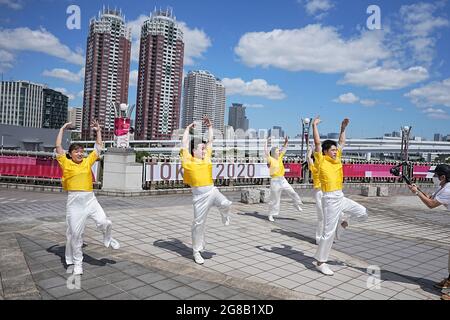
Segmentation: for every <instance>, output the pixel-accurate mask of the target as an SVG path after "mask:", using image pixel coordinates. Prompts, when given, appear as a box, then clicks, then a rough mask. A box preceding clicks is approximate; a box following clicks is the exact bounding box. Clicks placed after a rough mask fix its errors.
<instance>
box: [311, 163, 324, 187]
mask: <svg viewBox="0 0 450 320" xmlns="http://www.w3.org/2000/svg"><path fill="white" fill-rule="evenodd" d="M308 168H309V171H311V173H312V178H313V186H314V189H320V188H321V187H320V178H319V168H318V163H317V161H316V162H314V163H313V164H312V165H310V164H309V163H308Z"/></svg>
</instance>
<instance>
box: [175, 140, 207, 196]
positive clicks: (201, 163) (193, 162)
mask: <svg viewBox="0 0 450 320" xmlns="http://www.w3.org/2000/svg"><path fill="white" fill-rule="evenodd" d="M211 155H212V149H211V148H206V154H205V158H204V159H198V158H195V157H193V156H192V155H191V154H190V153H189V151H188V150H187V149H185V148H182V149H181V151H180V157H181V166H182V167H183V170H184V174H183V181H184V183H186V184H187V185H189V186H191V187H206V186H211V185H214V181H213V176H212V162H211Z"/></svg>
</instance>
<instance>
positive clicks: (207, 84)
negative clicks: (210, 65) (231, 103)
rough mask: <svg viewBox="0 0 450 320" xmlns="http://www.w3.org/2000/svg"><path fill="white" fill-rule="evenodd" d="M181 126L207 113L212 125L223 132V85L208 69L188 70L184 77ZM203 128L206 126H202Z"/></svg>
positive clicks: (200, 118) (198, 119)
mask: <svg viewBox="0 0 450 320" xmlns="http://www.w3.org/2000/svg"><path fill="white" fill-rule="evenodd" d="M182 115H183V116H182V122H181V127H182V128H185V127H187V126H188V125H189V124H190V123H192V122H194V121H201V120H202V117H203V116H204V115H207V116H208V117H209V119H211V120H212V122H213V127H214V128H215V129H217V130H220V131H221V132H222V133H223V132H224V121H225V87H224V85H223V84H222V83H221V82H220V80H219V79H217V78H216V77H215V76H214V75H212V74H211V73H209V72H208V71H203V70H199V71H190V72H189V73H188V75H187V76H186V77H185V78H184V93H183V113H182ZM203 129H204V130H205V129H206V128H205V127H204V126H203Z"/></svg>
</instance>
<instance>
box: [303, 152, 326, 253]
mask: <svg viewBox="0 0 450 320" xmlns="http://www.w3.org/2000/svg"><path fill="white" fill-rule="evenodd" d="M312 152H313V147H310V148H309V149H308V152H307V154H306V160H307V161H308V169H309V171H311V174H312V179H313V196H314V200H315V201H316V213H317V226H316V244H319V241H320V237H321V236H322V230H323V211H322V195H323V192H322V188H321V186H320V179H319V164H318V162H317V161H314V159H313V157H312Z"/></svg>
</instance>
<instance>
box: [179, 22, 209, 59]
mask: <svg viewBox="0 0 450 320" xmlns="http://www.w3.org/2000/svg"><path fill="white" fill-rule="evenodd" d="M179 24H180V28H181V30H183V33H184V64H185V65H187V66H190V65H193V64H195V61H194V59H200V58H203V53H204V52H205V51H206V50H207V49H208V48H209V47H210V46H211V39H210V38H209V37H208V35H207V34H206V33H205V32H204V31H203V30H199V29H197V28H194V29H191V28H189V27H188V26H187V25H186V23H184V22H180V23H179Z"/></svg>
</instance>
